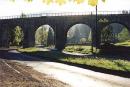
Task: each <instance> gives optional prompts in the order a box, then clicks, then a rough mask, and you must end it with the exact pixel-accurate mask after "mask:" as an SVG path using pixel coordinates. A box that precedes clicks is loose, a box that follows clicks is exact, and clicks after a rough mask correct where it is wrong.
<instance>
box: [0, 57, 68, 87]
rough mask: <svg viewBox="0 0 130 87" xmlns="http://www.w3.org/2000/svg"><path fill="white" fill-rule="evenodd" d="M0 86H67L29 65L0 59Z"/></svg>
mask: <svg viewBox="0 0 130 87" xmlns="http://www.w3.org/2000/svg"><path fill="white" fill-rule="evenodd" d="M0 87H68V86H67V84H65V83H62V82H60V81H58V80H55V79H53V78H52V77H49V76H47V75H45V74H43V73H39V72H37V71H35V70H33V69H32V68H31V67H28V66H25V65H21V64H19V63H16V62H12V61H10V60H5V59H0Z"/></svg>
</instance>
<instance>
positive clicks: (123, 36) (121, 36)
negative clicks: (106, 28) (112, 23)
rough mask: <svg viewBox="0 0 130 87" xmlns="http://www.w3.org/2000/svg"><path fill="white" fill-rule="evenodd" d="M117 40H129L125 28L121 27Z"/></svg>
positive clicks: (129, 37) (129, 35)
mask: <svg viewBox="0 0 130 87" xmlns="http://www.w3.org/2000/svg"><path fill="white" fill-rule="evenodd" d="M118 40H119V41H121V42H123V41H127V40H130V33H129V31H128V30H127V28H123V29H122V31H121V32H120V33H119V34H118Z"/></svg>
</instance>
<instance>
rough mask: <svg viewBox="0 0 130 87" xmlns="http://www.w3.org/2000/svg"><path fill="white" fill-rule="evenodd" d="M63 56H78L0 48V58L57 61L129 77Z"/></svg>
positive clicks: (126, 74) (124, 72)
mask: <svg viewBox="0 0 130 87" xmlns="http://www.w3.org/2000/svg"><path fill="white" fill-rule="evenodd" d="M48 54H49V56H48ZM63 56H64V57H68V56H69V57H78V56H77V55H76V56H74V55H70V54H65V53H62V52H57V51H37V52H23V53H17V52H12V51H11V50H0V58H3V59H7V60H20V61H45V60H47V61H51V62H59V63H64V64H68V65H72V66H77V67H81V68H84V69H90V70H93V71H96V72H101V73H107V74H112V75H117V76H121V77H126V78H130V72H129V71H119V70H111V69H105V68H101V67H96V66H90V65H85V64H77V63H71V62H65V61H61V60H60V59H62V58H63ZM98 56H101V55H98ZM88 58H95V55H88ZM108 58H109V57H108ZM119 58H120V57H119Z"/></svg>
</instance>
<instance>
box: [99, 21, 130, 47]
mask: <svg viewBox="0 0 130 87" xmlns="http://www.w3.org/2000/svg"><path fill="white" fill-rule="evenodd" d="M104 44H111V45H115V46H130V32H129V30H128V28H127V27H126V26H124V25H122V24H119V23H112V24H109V25H108V26H106V27H105V28H103V29H102V31H101V45H104Z"/></svg>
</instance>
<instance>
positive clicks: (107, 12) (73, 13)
mask: <svg viewBox="0 0 130 87" xmlns="http://www.w3.org/2000/svg"><path fill="white" fill-rule="evenodd" d="M97 13H98V15H110V14H130V11H98V12H97ZM95 14H96V12H95V11H88V12H60V13H59V12H57V13H56V12H55V13H54V12H52V13H51V12H46V13H45V12H44V13H35V14H25V17H22V16H21V15H14V16H2V17H0V19H16V18H31V17H42V16H43V17H44V16H74V15H95Z"/></svg>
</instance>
